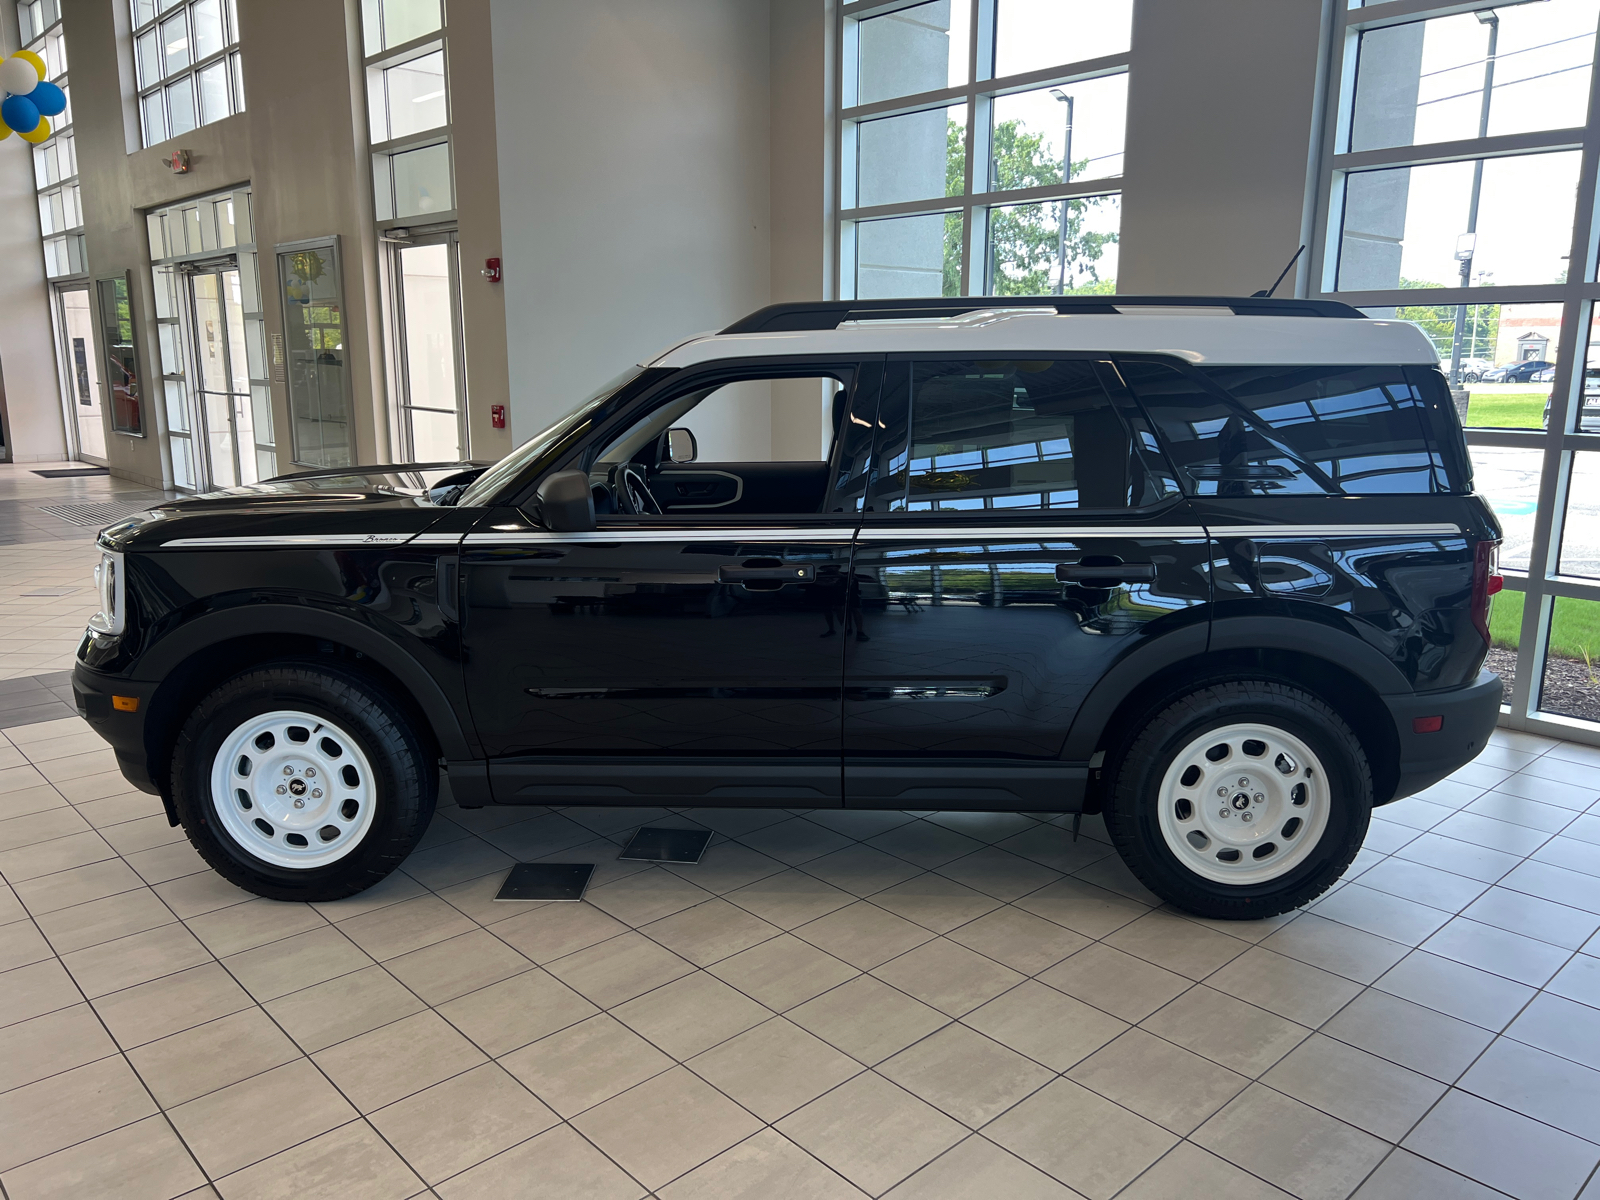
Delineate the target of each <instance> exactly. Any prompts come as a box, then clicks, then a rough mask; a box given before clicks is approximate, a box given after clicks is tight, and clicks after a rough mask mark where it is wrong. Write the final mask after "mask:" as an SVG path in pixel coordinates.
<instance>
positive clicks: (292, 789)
mask: <svg viewBox="0 0 1600 1200" xmlns="http://www.w3.org/2000/svg"><path fill="white" fill-rule="evenodd" d="M289 793H290V795H294V796H304V795H305V794H306V781H305V780H304V779H291V780H290V781H289ZM1246 803H1249V801H1246ZM1234 804H1235V805H1236V806H1237V805H1238V799H1237V798H1235V800H1234Z"/></svg>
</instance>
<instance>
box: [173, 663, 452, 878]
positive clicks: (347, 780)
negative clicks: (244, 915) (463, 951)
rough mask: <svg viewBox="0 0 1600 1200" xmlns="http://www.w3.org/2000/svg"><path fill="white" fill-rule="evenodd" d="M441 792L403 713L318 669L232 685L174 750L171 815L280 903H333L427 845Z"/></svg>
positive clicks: (357, 684)
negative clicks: (421, 841)
mask: <svg viewBox="0 0 1600 1200" xmlns="http://www.w3.org/2000/svg"><path fill="white" fill-rule="evenodd" d="M437 791H438V772H437V770H436V768H434V767H433V765H432V763H431V761H430V759H429V758H428V757H427V756H426V754H425V753H424V750H423V747H422V744H421V742H420V740H419V739H418V737H417V734H416V731H415V730H414V729H412V727H411V723H410V722H409V721H408V720H407V718H406V716H405V714H404V712H403V711H402V710H401V709H400V707H399V706H398V705H396V704H395V703H394V702H393V701H392V700H391V699H390V698H389V697H388V696H386V695H385V694H384V693H383V692H382V691H381V690H379V689H377V688H375V687H374V686H372V685H371V684H370V683H368V682H367V681H366V680H364V679H362V678H361V677H359V676H356V675H352V674H346V673H345V672H343V671H340V670H338V669H336V668H329V667H323V666H322V665H320V664H318V665H315V666H313V665H311V664H299V663H283V664H275V665H272V666H266V667H259V668H256V669H254V670H250V671H246V672H244V673H243V674H241V675H237V676H235V677H234V678H233V679H230V680H228V681H227V682H226V683H224V684H222V685H221V686H220V687H218V688H217V689H216V690H215V691H213V692H212V693H211V694H210V695H208V696H206V697H205V699H203V700H202V701H201V702H200V704H199V706H198V707H197V708H196V709H195V711H194V712H193V714H191V716H190V717H189V720H188V721H187V722H186V723H185V724H184V727H183V730H182V732H181V733H180V734H179V736H178V741H177V744H176V746H175V747H174V749H173V757H172V793H173V803H174V806H175V807H176V809H177V812H178V816H179V819H180V820H181V821H182V822H183V827H184V831H185V832H186V833H187V834H188V835H189V840H190V841H191V842H192V843H193V844H194V846H195V849H197V850H198V851H199V852H200V855H201V857H203V858H204V859H205V860H206V862H208V863H209V864H210V865H211V866H212V867H213V868H214V869H215V870H216V871H217V872H218V873H219V874H220V875H222V876H223V877H224V878H226V879H228V880H229V881H230V882H232V883H235V884H237V885H238V886H239V887H242V888H245V889H246V890H248V891H252V892H255V893H256V894H257V895H260V896H267V897H270V898H271V899H274V900H337V899H340V898H342V897H344V896H350V895H354V894H355V893H356V892H359V891H361V890H363V889H365V888H368V887H371V886H372V885H373V884H375V883H377V882H378V881H379V880H380V879H382V878H383V877H384V876H386V875H388V874H389V872H390V871H392V870H394V868H395V867H397V866H398V865H399V864H400V862H401V861H402V860H403V859H404V858H405V857H406V855H407V854H409V853H410V852H411V849H412V847H414V846H415V845H416V844H417V841H418V840H419V839H420V838H421V837H422V834H423V832H424V831H425V830H426V829H427V826H428V820H429V818H430V817H431V816H432V815H433V807H434V801H435V798H436V796H437Z"/></svg>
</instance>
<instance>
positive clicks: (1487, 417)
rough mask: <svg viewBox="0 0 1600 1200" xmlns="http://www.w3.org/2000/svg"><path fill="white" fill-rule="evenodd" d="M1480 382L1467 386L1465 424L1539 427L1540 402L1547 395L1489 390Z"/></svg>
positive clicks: (1541, 416)
mask: <svg viewBox="0 0 1600 1200" xmlns="http://www.w3.org/2000/svg"><path fill="white" fill-rule="evenodd" d="M1485 386H1493V385H1483V384H1468V385H1467V420H1466V423H1467V425H1468V426H1470V427H1472V428H1475V429H1542V428H1543V427H1544V404H1545V401H1546V400H1548V399H1549V398H1550V392H1549V391H1548V390H1545V391H1542V392H1527V391H1517V392H1498V391H1497V392H1490V391H1484V390H1482V389H1483V388H1484V387H1485Z"/></svg>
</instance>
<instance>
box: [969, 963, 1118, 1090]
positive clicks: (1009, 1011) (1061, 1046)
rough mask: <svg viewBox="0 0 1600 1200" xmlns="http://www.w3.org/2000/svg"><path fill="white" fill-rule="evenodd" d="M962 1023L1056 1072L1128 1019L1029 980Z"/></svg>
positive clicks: (1114, 1034)
mask: <svg viewBox="0 0 1600 1200" xmlns="http://www.w3.org/2000/svg"><path fill="white" fill-rule="evenodd" d="M962 1023H963V1024H966V1025H970V1026H972V1027H973V1028H974V1029H976V1030H978V1031H980V1032H982V1033H984V1034H987V1035H988V1036H989V1037H992V1038H993V1039H994V1040H995V1041H997V1042H999V1043H1001V1044H1002V1045H1005V1046H1009V1047H1011V1049H1013V1050H1016V1051H1017V1052H1018V1053H1020V1054H1025V1055H1027V1056H1028V1057H1029V1058H1031V1059H1033V1060H1034V1061H1036V1062H1040V1063H1043V1064H1044V1065H1045V1066H1047V1067H1049V1068H1051V1069H1052V1070H1055V1071H1065V1070H1067V1069H1068V1068H1069V1067H1071V1066H1073V1065H1074V1064H1076V1063H1079V1062H1081V1061H1082V1060H1083V1059H1085V1058H1087V1057H1088V1056H1089V1055H1091V1054H1093V1053H1094V1052H1095V1051H1096V1050H1098V1049H1100V1047H1101V1046H1104V1045H1105V1044H1106V1043H1107V1042H1109V1041H1111V1039H1113V1038H1115V1037H1117V1036H1118V1035H1119V1034H1120V1033H1122V1031H1123V1030H1125V1029H1127V1028H1128V1023H1127V1022H1126V1021H1122V1020H1119V1019H1118V1018H1116V1017H1113V1016H1110V1015H1109V1014H1107V1013H1104V1012H1102V1011H1100V1010H1099V1009H1098V1008H1094V1007H1091V1006H1090V1005H1088V1004H1085V1003H1084V1002H1083V1001H1081V1000H1075V999H1074V998H1073V997H1071V996H1068V995H1065V994H1063V993H1061V992H1058V991H1056V990H1055V989H1054V988H1050V987H1046V986H1045V985H1044V984H1042V983H1036V982H1034V981H1032V980H1029V981H1028V982H1026V983H1022V984H1019V985H1018V986H1016V987H1014V988H1012V989H1011V990H1010V991H1009V992H1006V993H1005V994H1004V995H1001V996H998V997H996V998H995V999H993V1000H991V1001H989V1003H988V1004H985V1005H984V1006H983V1007H981V1008H978V1009H974V1010H973V1011H972V1012H970V1013H968V1014H967V1015H966V1016H965V1017H963V1018H962Z"/></svg>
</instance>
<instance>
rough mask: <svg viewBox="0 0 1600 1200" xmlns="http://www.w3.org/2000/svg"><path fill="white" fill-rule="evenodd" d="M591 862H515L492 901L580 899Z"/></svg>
mask: <svg viewBox="0 0 1600 1200" xmlns="http://www.w3.org/2000/svg"><path fill="white" fill-rule="evenodd" d="M593 874H594V864H593V863H518V864H517V865H516V866H514V867H512V868H511V870H510V871H509V872H507V874H506V881H505V882H504V883H502V884H501V885H500V890H499V891H498V892H496V893H495V897H494V898H495V899H496V900H582V899H583V893H584V890H585V889H586V888H588V886H589V877H590V876H591V875H593Z"/></svg>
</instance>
